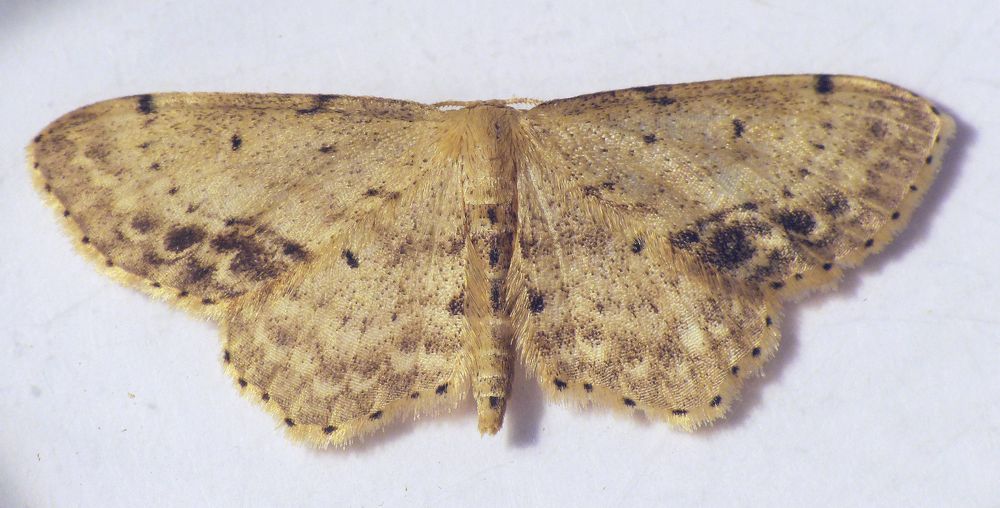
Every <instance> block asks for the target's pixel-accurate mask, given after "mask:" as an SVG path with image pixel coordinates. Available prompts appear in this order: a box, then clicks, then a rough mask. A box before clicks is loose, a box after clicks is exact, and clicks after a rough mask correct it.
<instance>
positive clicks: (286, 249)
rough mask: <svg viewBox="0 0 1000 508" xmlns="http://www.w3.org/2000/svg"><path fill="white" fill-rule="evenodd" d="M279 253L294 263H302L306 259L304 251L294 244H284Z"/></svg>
mask: <svg viewBox="0 0 1000 508" xmlns="http://www.w3.org/2000/svg"><path fill="white" fill-rule="evenodd" d="M281 253H282V254H284V255H286V256H288V257H290V258H292V259H294V260H295V261H302V260H303V259H305V258H306V250H305V249H303V248H302V246H301V245H299V244H297V243H295V242H285V244H284V245H283V246H282V247H281Z"/></svg>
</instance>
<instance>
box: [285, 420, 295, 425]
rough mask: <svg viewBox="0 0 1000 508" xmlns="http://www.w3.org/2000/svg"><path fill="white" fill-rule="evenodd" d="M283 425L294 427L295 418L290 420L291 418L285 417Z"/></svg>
mask: <svg viewBox="0 0 1000 508" xmlns="http://www.w3.org/2000/svg"><path fill="white" fill-rule="evenodd" d="M285 425H288V426H289V427H294V426H295V420H292V419H291V418H285Z"/></svg>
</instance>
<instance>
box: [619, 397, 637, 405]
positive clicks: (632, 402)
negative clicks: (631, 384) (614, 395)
mask: <svg viewBox="0 0 1000 508" xmlns="http://www.w3.org/2000/svg"><path fill="white" fill-rule="evenodd" d="M622 402H623V403H625V405H626V406H628V407H635V401H634V400H632V399H630V398H628V397H625V398H624V399H622Z"/></svg>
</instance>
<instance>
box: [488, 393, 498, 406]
mask: <svg viewBox="0 0 1000 508" xmlns="http://www.w3.org/2000/svg"><path fill="white" fill-rule="evenodd" d="M489 400H490V409H497V408H499V407H500V397H497V396H496V395H490V399H489Z"/></svg>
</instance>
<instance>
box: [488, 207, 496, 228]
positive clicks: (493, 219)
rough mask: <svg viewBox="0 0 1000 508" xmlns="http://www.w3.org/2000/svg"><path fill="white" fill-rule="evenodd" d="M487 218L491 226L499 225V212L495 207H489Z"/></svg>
mask: <svg viewBox="0 0 1000 508" xmlns="http://www.w3.org/2000/svg"><path fill="white" fill-rule="evenodd" d="M486 217H487V218H488V219H489V220H490V224H496V223H497V210H496V208H495V207H492V206H491V207H489V208H487V209H486Z"/></svg>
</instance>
